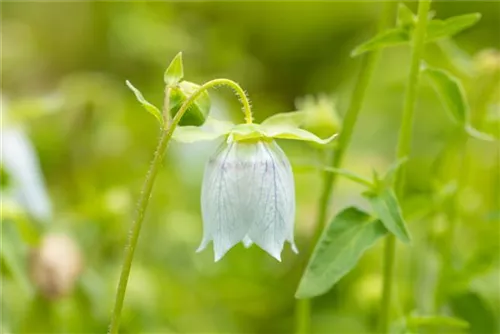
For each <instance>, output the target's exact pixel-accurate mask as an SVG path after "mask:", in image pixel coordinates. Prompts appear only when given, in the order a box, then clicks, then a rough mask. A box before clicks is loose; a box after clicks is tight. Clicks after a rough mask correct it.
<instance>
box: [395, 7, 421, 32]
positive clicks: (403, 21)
mask: <svg viewBox="0 0 500 334" xmlns="http://www.w3.org/2000/svg"><path fill="white" fill-rule="evenodd" d="M416 22H417V17H416V16H415V15H414V14H413V12H412V11H411V10H410V8H408V7H407V6H406V5H405V4H404V3H401V2H400V3H399V4H398V20H397V24H398V26H401V27H404V28H410V27H413V26H414V25H415V23H416Z"/></svg>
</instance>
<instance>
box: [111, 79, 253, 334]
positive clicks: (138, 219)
mask: <svg viewBox="0 0 500 334" xmlns="http://www.w3.org/2000/svg"><path fill="white" fill-rule="evenodd" d="M223 85H224V86H229V87H231V88H232V89H233V90H234V91H235V92H236V94H237V95H238V97H239V99H240V101H241V103H242V104H243V112H244V114H245V120H246V121H247V123H251V122H252V112H251V110H250V103H249V101H248V98H247V96H246V94H245V92H244V91H243V89H242V88H241V87H240V86H239V85H238V84H237V83H235V82H233V81H231V80H228V79H215V80H211V81H209V82H207V83H205V84H204V85H202V86H200V88H198V90H197V91H195V92H194V93H193V94H192V95H190V96H189V98H188V99H187V100H186V101H185V102H184V104H183V105H182V107H181V108H180V109H179V111H178V112H177V114H176V115H175V117H174V118H173V120H172V122H171V123H170V122H166V124H165V128H164V129H163V131H162V134H161V137H160V141H159V142H158V147H157V148H156V151H155V154H154V158H153V161H152V162H151V166H150V167H149V170H148V173H147V175H146V180H145V181H144V184H143V186H142V191H141V195H140V197H139V201H138V202H137V212H136V216H135V219H134V221H133V222H132V226H131V227H130V231H129V234H128V239H127V245H126V246H125V259H124V261H123V266H122V270H121V274H120V280H119V283H118V288H117V291H116V299H115V305H114V307H113V313H112V316H111V323H110V325H109V331H108V333H110V334H116V333H118V329H119V326H120V316H121V312H122V308H123V300H124V299H125V291H126V290H127V283H128V278H129V275H130V268H131V267H132V261H133V259H134V252H135V248H136V246H137V241H138V239H139V234H140V232H141V226H142V222H143V220H144V214H145V212H146V208H147V206H148V203H149V199H150V197H151V191H152V190H153V185H154V181H155V179H156V175H157V174H158V170H159V168H160V166H161V161H162V159H163V156H164V155H165V151H166V149H167V147H168V143H169V141H170V138H172V134H173V133H174V131H175V128H176V127H177V124H179V121H180V120H181V118H182V116H183V115H184V113H185V112H186V110H187V109H188V107H189V106H190V105H191V104H192V103H193V102H194V101H195V100H196V99H197V98H198V97H199V96H200V94H201V93H203V92H204V91H206V90H207V89H210V88H212V87H215V86H223ZM168 91H169V90H166V92H168ZM166 101H168V97H167V98H166ZM166 103H168V102H166ZM164 109H165V108H164Z"/></svg>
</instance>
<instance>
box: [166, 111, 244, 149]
mask: <svg viewBox="0 0 500 334" xmlns="http://www.w3.org/2000/svg"><path fill="white" fill-rule="evenodd" d="M233 127H234V125H233V124H232V123H231V122H226V121H219V120H216V119H214V118H211V117H209V118H207V120H206V122H205V124H204V125H203V126H193V125H188V126H178V127H177V128H175V131H174V134H173V135H172V139H174V140H175V141H178V142H181V143H194V142H197V141H207V140H214V139H217V138H218V137H221V136H223V135H226V134H228V133H229V132H230V131H231V129H232V128H233Z"/></svg>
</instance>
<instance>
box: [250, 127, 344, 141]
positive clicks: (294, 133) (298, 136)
mask: <svg viewBox="0 0 500 334" xmlns="http://www.w3.org/2000/svg"><path fill="white" fill-rule="evenodd" d="M260 129H261V131H263V132H264V133H265V135H266V136H267V137H270V138H279V139H293V140H302V141H309V142H314V143H317V144H321V145H325V144H328V143H330V142H331V141H332V140H333V139H335V137H337V134H336V133H335V134H333V135H332V136H330V137H328V138H326V139H321V138H319V137H318V136H316V135H315V134H313V133H311V132H309V131H306V130H303V129H300V128H296V127H292V126H288V125H278V124H276V125H263V126H261V127H260Z"/></svg>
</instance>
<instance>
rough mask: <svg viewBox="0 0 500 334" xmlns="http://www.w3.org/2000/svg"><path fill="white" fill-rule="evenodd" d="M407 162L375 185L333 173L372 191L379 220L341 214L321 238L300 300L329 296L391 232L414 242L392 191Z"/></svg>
mask: <svg viewBox="0 0 500 334" xmlns="http://www.w3.org/2000/svg"><path fill="white" fill-rule="evenodd" d="M404 162H405V160H403V161H399V162H398V163H396V164H394V165H393V166H392V167H391V168H390V169H389V171H388V172H387V173H386V175H385V176H384V178H383V179H379V178H378V176H377V175H376V174H375V178H374V180H373V181H372V182H370V181H368V180H366V179H364V178H363V177H361V176H358V175H356V174H354V173H351V172H348V171H345V170H342V169H334V170H331V171H332V172H335V173H339V174H341V175H343V176H345V177H347V178H349V179H351V180H353V181H355V182H358V183H360V184H363V185H364V186H367V187H368V188H369V190H368V191H366V192H365V193H364V195H365V196H366V197H367V198H368V200H369V201H370V203H371V205H372V207H373V211H374V213H375V216H376V217H377V218H374V217H372V216H370V215H369V214H367V213H365V212H363V211H361V210H359V209H357V208H354V207H351V208H347V209H345V210H343V211H342V212H340V213H339V214H338V215H337V216H336V217H335V218H334V219H333V220H332V222H331V223H330V224H329V225H328V227H327V228H326V229H325V231H324V232H323V235H322V236H321V238H320V239H319V241H318V243H317V245H316V247H315V249H314V252H313V254H312V256H311V259H310V261H309V263H308V265H307V268H306V270H305V272H304V274H303V276H302V279H301V281H300V284H299V287H298V289H297V292H296V294H295V296H296V298H311V297H314V296H318V295H321V294H323V293H326V292H327V291H328V290H329V289H330V288H331V287H332V286H333V285H334V284H335V283H337V282H338V281H339V280H340V279H341V278H342V277H343V276H344V275H346V274H347V273H348V272H349V271H350V270H352V268H354V266H355V265H356V263H357V262H358V260H359V258H360V257H361V255H363V253H364V252H365V251H366V250H368V249H369V248H371V247H372V246H373V245H374V244H375V243H376V241H377V240H378V239H380V238H381V237H383V236H384V235H386V234H387V232H388V231H389V232H390V233H392V234H394V235H395V236H396V237H398V239H400V240H401V241H403V242H406V243H409V242H410V240H411V238H410V233H409V232H408V229H407V227H406V223H405V221H404V219H403V215H402V212H401V208H400V205H399V202H398V200H397V197H396V195H395V194H394V191H393V190H392V179H393V175H394V174H395V173H396V172H397V170H398V168H399V167H400V166H401V165H402V163H404ZM326 170H327V171H329V169H326Z"/></svg>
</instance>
